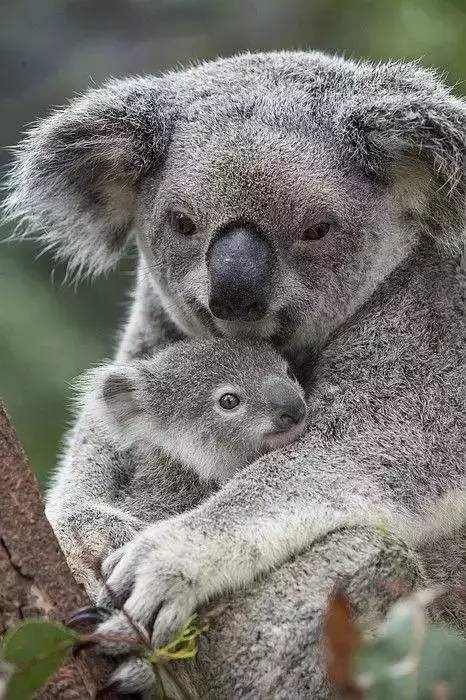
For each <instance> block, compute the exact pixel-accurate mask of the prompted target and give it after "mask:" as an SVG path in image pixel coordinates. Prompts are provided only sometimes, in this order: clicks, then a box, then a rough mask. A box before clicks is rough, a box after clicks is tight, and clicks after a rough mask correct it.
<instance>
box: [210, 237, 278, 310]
mask: <svg viewBox="0 0 466 700" xmlns="http://www.w3.org/2000/svg"><path fill="white" fill-rule="evenodd" d="M275 264H276V257H275V254H274V252H273V250H272V248H271V247H270V244H269V243H268V241H267V240H266V238H265V237H264V236H263V235H262V234H261V233H260V232H259V231H257V230H256V229H255V228H253V227H249V226H241V227H238V228H231V229H227V230H223V231H220V232H219V234H218V235H217V236H216V237H215V238H214V240H213V241H212V243H211V245H210V248H209V250H208V252H207V268H208V271H209V282H210V297H209V308H210V311H211V312H212V314H213V315H214V316H216V317H217V318H220V319H223V320H228V321H255V320H257V319H260V318H262V317H263V316H265V313H266V311H267V306H268V302H269V298H270V293H271V289H272V281H273V280H272V278H273V272H274V269H275Z"/></svg>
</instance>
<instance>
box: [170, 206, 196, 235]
mask: <svg viewBox="0 0 466 700" xmlns="http://www.w3.org/2000/svg"><path fill="white" fill-rule="evenodd" d="M171 221H172V226H173V228H174V229H175V231H176V232H177V233H179V234H181V235H182V236H193V235H194V234H195V233H196V224H195V223H194V221H193V220H192V219H190V218H189V216H187V215H186V214H183V212H181V211H174V212H172V213H171Z"/></svg>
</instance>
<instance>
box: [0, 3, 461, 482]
mask: <svg viewBox="0 0 466 700" xmlns="http://www.w3.org/2000/svg"><path fill="white" fill-rule="evenodd" d="M276 48H318V49H322V50H327V51H336V52H339V53H342V54H344V55H346V56H352V57H361V56H367V57H371V58H373V59H387V58H390V57H392V58H408V59H411V58H420V59H421V61H422V62H423V63H424V64H426V65H428V66H437V67H439V68H440V69H442V70H443V71H445V73H446V74H447V79H448V80H449V81H450V82H451V83H455V84H456V90H457V91H458V93H462V92H463V90H462V85H461V81H462V80H463V78H464V65H465V59H466V0H376V1H374V0H373V1H371V0H353V1H352V2H349V0H238V1H236V2H235V1H234V0H0V123H1V130H0V134H1V136H0V138H1V141H2V146H4V147H7V146H11V145H13V144H15V143H17V141H18V140H19V138H20V134H21V130H22V129H23V128H24V126H25V125H26V124H28V123H30V122H31V121H33V120H35V119H36V118H38V117H41V116H43V115H45V114H47V112H48V110H49V109H50V107H51V106H56V105H59V104H62V103H63V102H64V101H65V100H66V99H67V98H68V97H71V96H73V95H74V94H75V93H77V92H80V91H82V90H84V89H85V88H86V87H87V86H88V85H91V84H93V85H95V84H98V83H100V82H101V81H102V80H104V79H105V78H106V77H108V76H110V75H113V76H121V75H125V74H130V73H149V72H157V71H160V70H166V69H167V68H169V67H174V66H179V65H180V64H183V63H186V62H191V61H196V60H198V59H210V58H214V57H216V56H219V55H228V54H231V53H234V52H237V51H241V50H245V49H249V50H261V49H262V50H267V49H276ZM9 157H10V156H9V153H8V151H7V150H6V148H3V149H2V153H1V158H2V164H5V165H6V164H7V163H8V159H9ZM9 232H10V231H9V230H8V228H7V226H3V229H2V231H1V232H0V236H3V235H8V233H9ZM38 252H39V249H38V248H37V246H34V245H33V244H31V243H27V244H25V243H23V244H16V245H12V244H2V245H0V395H1V396H2V397H3V399H4V401H5V403H6V405H7V408H8V411H9V413H10V415H11V417H12V418H13V420H14V422H15V424H16V427H17V430H18V432H19V435H20V438H21V440H22V442H23V444H24V446H25V448H26V450H27V452H28V453H29V456H30V457H31V459H32V462H33V464H34V466H35V468H36V470H37V473H38V475H39V478H40V479H41V482H42V483H43V484H45V482H46V479H47V474H48V473H49V471H50V469H51V468H52V467H53V465H54V463H55V455H56V452H57V449H58V446H59V443H60V438H61V435H62V433H63V431H64V429H65V426H66V425H67V423H68V422H69V419H70V414H69V410H68V408H69V397H70V395H71V390H70V381H71V380H72V379H73V378H74V377H75V376H76V375H78V374H79V373H80V372H81V371H82V370H84V369H85V368H87V367H89V366H90V365H91V364H93V363H96V362H98V361H100V360H102V359H104V358H106V357H110V356H111V355H112V351H113V348H114V346H115V342H116V338H117V330H118V328H119V327H121V325H122V324H123V322H124V318H125V313H126V308H127V297H128V290H129V289H130V287H131V279H132V270H133V267H134V259H133V260H131V259H130V258H129V259H128V260H127V261H125V262H124V264H123V265H122V266H121V268H120V270H119V271H118V272H116V273H114V274H112V275H110V276H109V277H108V278H107V279H104V280H99V281H97V282H96V283H94V284H93V285H92V286H90V285H88V284H84V285H81V286H80V287H79V288H78V289H74V288H73V287H69V286H65V285H63V284H62V282H63V278H64V270H63V268H62V267H61V266H55V265H54V262H53V261H52V260H51V259H50V258H49V257H47V256H45V255H44V256H42V257H37V254H38ZM133 258H134V256H133Z"/></svg>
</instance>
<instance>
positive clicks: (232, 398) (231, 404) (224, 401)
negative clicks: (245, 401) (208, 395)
mask: <svg viewBox="0 0 466 700" xmlns="http://www.w3.org/2000/svg"><path fill="white" fill-rule="evenodd" d="M218 402H219V404H220V406H221V407H222V408H223V409H225V411H231V409H232V408H236V407H237V406H238V404H239V398H238V397H237V396H236V394H223V396H221V397H220V398H219V400H218Z"/></svg>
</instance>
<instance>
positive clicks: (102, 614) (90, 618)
mask: <svg viewBox="0 0 466 700" xmlns="http://www.w3.org/2000/svg"><path fill="white" fill-rule="evenodd" d="M111 614H112V611H111V610H109V609H108V608H104V607H103V606H101V605H95V606H92V605H89V606H87V607H85V608H80V609H79V610H76V611H75V612H74V613H72V614H71V615H70V617H69V618H68V619H67V620H66V623H65V624H66V625H67V626H68V627H81V626H82V625H96V624H98V623H100V622H104V621H105V620H108V618H109V617H110V616H111Z"/></svg>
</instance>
